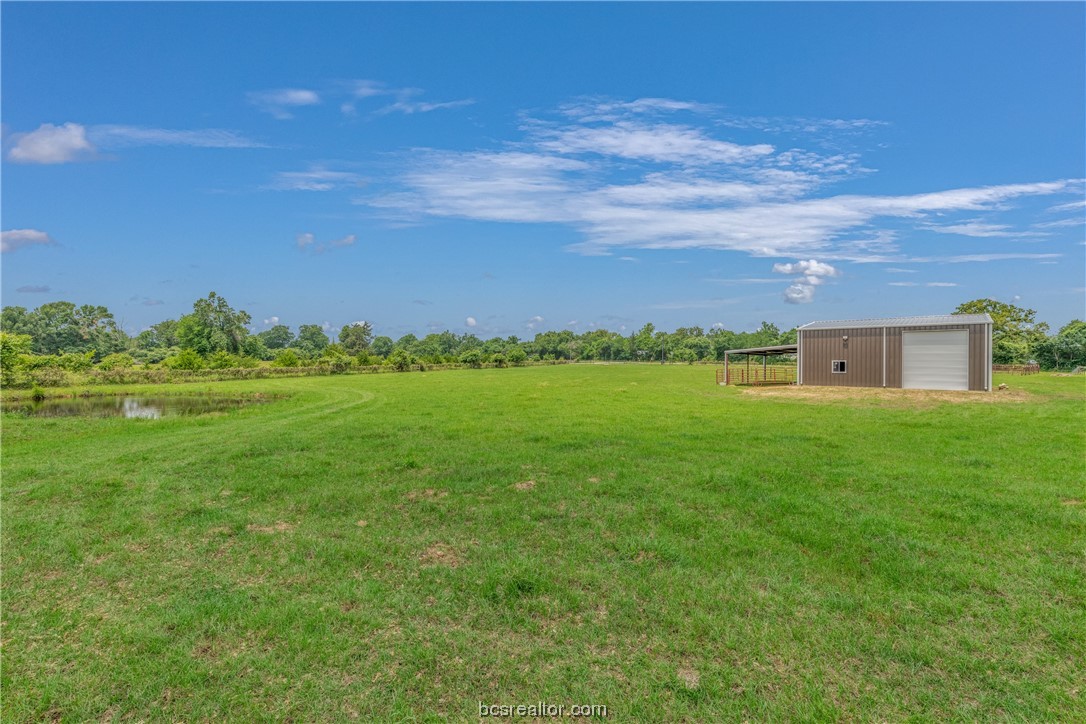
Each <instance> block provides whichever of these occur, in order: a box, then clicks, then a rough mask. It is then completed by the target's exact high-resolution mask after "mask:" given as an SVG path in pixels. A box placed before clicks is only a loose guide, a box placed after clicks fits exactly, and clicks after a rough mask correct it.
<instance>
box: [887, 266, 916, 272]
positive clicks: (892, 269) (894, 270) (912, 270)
mask: <svg viewBox="0 0 1086 724" xmlns="http://www.w3.org/2000/svg"><path fill="white" fill-rule="evenodd" d="M883 271H886V272H890V273H891V274H916V269H901V268H898V267H893V266H891V267H886V268H885V269H883Z"/></svg>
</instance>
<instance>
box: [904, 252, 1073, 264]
mask: <svg viewBox="0 0 1086 724" xmlns="http://www.w3.org/2000/svg"><path fill="white" fill-rule="evenodd" d="M1061 256H1063V254H959V255H958V256H916V257H912V258H911V259H909V261H910V262H914V263H922V264H923V263H932V262H935V263H943V264H967V263H973V262H978V263H984V262H989V261H1009V260H1011V259H1054V258H1058V257H1061Z"/></svg>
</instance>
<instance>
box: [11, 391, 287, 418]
mask: <svg viewBox="0 0 1086 724" xmlns="http://www.w3.org/2000/svg"><path fill="white" fill-rule="evenodd" d="M261 402H268V400H266V399H260V398H238V397H215V396H211V395H202V396H186V397H181V396H177V397H172V396H171V397H141V396H135V395H125V396H119V395H106V396H100V397H63V398H55V399H45V400H17V401H14V402H4V403H3V410H4V412H5V413H14V414H18V415H26V416H28V417H128V418H133V419H143V420H157V419H159V418H162V417H177V416H180V415H206V414H207V413H209V412H223V411H225V410H234V409H237V408H239V407H244V406H245V405H252V404H258V403H261Z"/></svg>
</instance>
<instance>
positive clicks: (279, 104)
mask: <svg viewBox="0 0 1086 724" xmlns="http://www.w3.org/2000/svg"><path fill="white" fill-rule="evenodd" d="M246 98H247V99H248V101H249V103H251V104H252V105H254V106H256V107H257V108H258V109H260V110H261V111H264V112H265V113H268V114H270V115H271V116H272V117H274V118H278V119H279V120H287V119H290V118H293V117H294V116H293V114H292V113H291V111H290V109H292V108H297V107H299V106H314V105H317V104H318V103H320V102H321V97H320V95H319V94H318V93H317V92H316V91H313V90H307V89H305V88H279V89H277V90H266V91H252V92H250V93H248V94H246Z"/></svg>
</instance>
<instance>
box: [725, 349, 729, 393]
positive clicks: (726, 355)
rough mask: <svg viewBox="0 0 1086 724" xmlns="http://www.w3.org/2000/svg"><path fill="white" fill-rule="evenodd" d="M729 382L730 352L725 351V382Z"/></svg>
mask: <svg viewBox="0 0 1086 724" xmlns="http://www.w3.org/2000/svg"><path fill="white" fill-rule="evenodd" d="M728 383H729V380H728V353H727V352H725V353H724V384H725V386H726V385H727V384H728Z"/></svg>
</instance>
